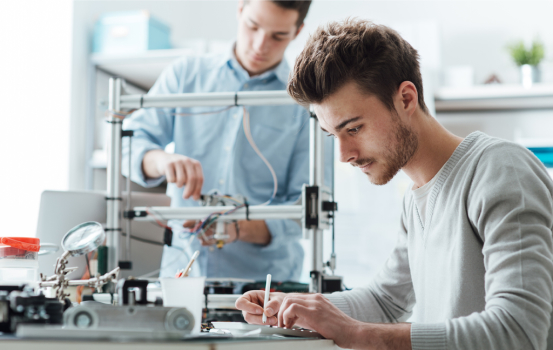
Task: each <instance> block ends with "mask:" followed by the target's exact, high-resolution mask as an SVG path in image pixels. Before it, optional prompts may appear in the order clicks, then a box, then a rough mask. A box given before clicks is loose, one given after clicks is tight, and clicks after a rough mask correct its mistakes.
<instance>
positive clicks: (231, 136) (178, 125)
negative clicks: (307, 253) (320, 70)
mask: <svg viewBox="0 0 553 350" xmlns="http://www.w3.org/2000/svg"><path fill="white" fill-rule="evenodd" d="M288 73H289V68H288V65H287V63H286V62H285V60H283V61H282V62H281V63H280V64H279V65H278V66H277V67H276V68H274V69H272V70H270V71H268V72H265V73H263V74H261V75H258V76H255V77H252V78H250V76H249V74H248V73H247V72H246V71H245V70H244V69H243V68H242V66H240V64H239V63H238V62H237V60H236V58H235V57H234V54H233V53H230V54H227V55H213V56H202V57H183V58H182V59H180V60H178V61H176V62H174V63H173V64H172V65H171V66H169V67H168V68H166V69H165V70H164V71H163V73H162V74H161V76H160V77H159V79H158V80H157V82H156V83H155V85H154V86H153V87H152V89H151V90H150V92H149V94H150V95H154V94H172V93H191V92H228V91H232V92H234V91H261V90H283V89H285V88H286V83H287V79H288ZM246 108H247V109H248V111H249V114H250V126H251V132H252V136H253V139H254V141H255V143H256V144H257V146H258V148H259V150H260V151H261V153H262V154H263V155H264V156H265V158H267V160H268V161H269V162H270V163H271V165H272V167H273V169H274V171H275V172H276V176H277V179H278V192H277V194H276V197H275V199H274V200H273V201H272V203H271V205H279V204H280V205H282V204H287V205H289V204H294V203H295V202H296V201H297V200H298V199H299V198H300V196H301V191H302V185H303V184H304V183H308V181H309V174H308V171H309V115H308V112H307V111H306V110H305V109H304V108H302V107H300V106H298V105H286V106H246ZM218 109H221V107H195V108H176V109H171V108H163V109H162V108H159V109H155V108H148V109H141V110H138V111H137V112H135V113H133V114H132V116H131V117H129V118H127V119H126V120H125V122H124V125H123V128H124V129H125V130H134V137H133V141H132V170H131V172H132V174H131V178H132V180H133V181H134V182H136V183H138V184H141V185H142V186H145V187H152V186H158V185H159V184H161V183H162V182H163V180H164V178H163V177H162V178H159V179H146V178H145V176H144V173H143V172H142V159H143V158H144V154H145V153H146V152H148V151H150V150H154V149H164V148H165V146H167V145H168V144H169V143H171V142H173V141H174V143H175V153H179V154H183V155H186V156H188V157H191V158H194V159H196V160H198V161H200V163H201V164H202V168H203V173H204V184H203V188H202V193H207V192H208V191H210V190H212V189H216V190H217V191H218V192H219V193H222V194H230V195H243V196H245V197H246V198H247V199H248V202H249V203H250V204H252V205H255V204H261V203H263V202H266V201H267V200H268V199H269V198H270V197H271V195H272V193H273V178H272V176H271V173H270V172H269V170H268V168H267V166H266V165H265V164H264V163H263V161H262V160H261V158H260V157H259V156H258V155H257V154H256V153H255V151H254V150H253V149H252V147H251V146H250V144H249V143H248V141H247V139H246V137H245V135H244V130H243V127H242V117H243V110H242V107H233V108H231V109H229V110H227V111H224V112H220V113H217V114H208V115H195V116H178V115H175V114H178V113H199V112H206V111H214V110H218ZM125 139H126V138H125ZM128 148H129V147H128V142H126V141H124V143H123V167H122V168H123V169H124V171H126V169H127V165H125V163H127V162H128V154H129V149H128ZM127 164H128V163H127ZM183 190H184V189H183V188H178V187H177V186H175V184H172V183H170V184H168V187H167V194H168V195H169V196H170V197H171V198H172V201H171V206H172V207H187V206H197V205H198V202H196V201H193V200H190V199H189V200H184V199H183V198H182V195H183ZM265 222H266V224H267V227H268V228H269V231H270V234H271V236H272V238H271V242H270V243H269V244H268V245H267V246H262V245H257V244H251V243H246V242H242V241H237V242H235V243H230V244H226V245H225V246H224V247H223V248H222V249H217V248H213V247H202V246H201V245H200V243H199V241H198V239H193V240H191V239H190V236H189V235H188V234H187V233H185V232H183V230H182V221H180V222H178V221H176V220H173V221H171V222H170V224H171V226H172V227H174V234H173V244H172V247H168V246H165V247H164V250H163V258H162V262H161V273H160V276H161V277H165V276H174V274H175V273H176V271H177V270H178V269H181V268H183V267H185V266H186V264H187V262H188V257H189V256H191V254H192V252H193V251H195V250H200V251H201V253H200V256H199V259H198V262H199V266H200V269H199V270H200V271H199V270H198V269H197V268H196V274H201V275H203V276H207V277H236V278H251V279H255V280H264V279H265V277H266V275H267V274H268V273H270V274H272V276H273V279H274V280H277V281H286V280H296V281H297V280H298V279H299V276H300V273H301V269H302V264H303V249H302V248H301V246H300V244H299V238H300V237H301V228H300V226H299V224H298V223H297V222H295V221H292V220H265Z"/></svg>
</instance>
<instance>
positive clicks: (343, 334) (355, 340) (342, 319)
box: [236, 291, 411, 349]
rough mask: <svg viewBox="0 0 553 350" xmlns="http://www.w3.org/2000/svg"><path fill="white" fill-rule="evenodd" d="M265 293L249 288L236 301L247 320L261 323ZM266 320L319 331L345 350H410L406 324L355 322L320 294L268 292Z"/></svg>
mask: <svg viewBox="0 0 553 350" xmlns="http://www.w3.org/2000/svg"><path fill="white" fill-rule="evenodd" d="M264 295H265V292H263V291H250V292H247V293H245V294H244V295H243V296H242V297H240V298H239V299H238V300H237V301H236V308H238V309H239V310H242V314H243V315H244V319H245V320H246V321H247V322H248V323H253V324H262V321H261V317H262V313H263V301H264ZM265 315H266V316H267V323H268V324H270V325H274V326H276V325H278V326H279V327H286V328H291V327H292V326H294V325H298V326H300V327H303V328H308V329H312V330H314V331H317V332H319V333H320V334H321V335H322V336H323V337H325V338H327V339H332V340H334V342H335V343H336V345H338V346H339V347H341V348H347V349H411V338H410V334H411V332H410V331H411V326H410V324H404V323H403V324H374V323H363V322H360V321H357V320H355V319H353V318H351V317H349V316H348V315H346V314H345V313H343V312H342V311H341V310H340V309H338V308H337V307H336V306H334V305H333V304H332V303H331V302H330V301H329V300H328V299H327V298H325V297H324V296H323V295H322V294H296V293H290V294H285V293H271V294H270V300H269V302H268V303H267V306H266V307H265Z"/></svg>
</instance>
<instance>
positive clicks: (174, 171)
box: [142, 150, 204, 200]
mask: <svg viewBox="0 0 553 350" xmlns="http://www.w3.org/2000/svg"><path fill="white" fill-rule="evenodd" d="M142 170H143V172H144V174H145V175H146V176H147V177H149V178H154V179H155V178H158V177H160V176H163V175H165V177H166V178H167V182H169V183H174V184H176V185H177V187H179V188H180V187H182V186H184V185H186V189H185V190H184V193H183V195H182V197H183V198H184V199H188V198H190V197H192V198H194V199H195V200H198V199H200V195H201V194H202V186H203V184H204V174H203V171H202V165H201V164H200V162H199V161H197V160H196V159H192V158H189V157H187V156H183V155H182V154H172V153H166V152H165V151H162V150H152V151H149V152H147V153H146V154H145V155H144V159H143V160H142Z"/></svg>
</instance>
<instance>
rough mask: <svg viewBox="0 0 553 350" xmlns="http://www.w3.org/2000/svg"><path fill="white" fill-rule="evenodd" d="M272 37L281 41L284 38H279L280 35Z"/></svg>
mask: <svg viewBox="0 0 553 350" xmlns="http://www.w3.org/2000/svg"><path fill="white" fill-rule="evenodd" d="M273 39H274V40H275V41H282V40H284V38H281V37H279V36H274V37H273Z"/></svg>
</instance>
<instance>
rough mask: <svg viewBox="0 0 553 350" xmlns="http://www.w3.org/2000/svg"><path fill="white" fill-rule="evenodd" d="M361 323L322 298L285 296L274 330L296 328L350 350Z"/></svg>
mask: <svg viewBox="0 0 553 350" xmlns="http://www.w3.org/2000/svg"><path fill="white" fill-rule="evenodd" d="M360 324H361V322H359V321H357V320H355V319H353V318H351V317H349V316H348V315H346V314H345V313H344V312H342V311H341V310H340V309H338V308H337V307H336V306H334V305H333V304H332V303H331V302H330V301H329V300H328V299H327V298H325V297H324V296H323V295H322V294H289V295H287V296H286V297H285V298H284V300H283V301H282V304H281V306H280V310H279V312H278V326H279V327H286V328H291V327H292V326H293V325H298V326H300V327H303V328H308V329H312V330H314V331H317V332H319V333H320V334H321V335H322V336H323V337H325V338H327V339H332V340H334V342H335V343H336V345H338V346H339V347H341V348H347V349H350V348H352V345H353V343H352V340H353V338H354V336H353V332H354V331H355V330H356V327H357V326H359V325H360Z"/></svg>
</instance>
